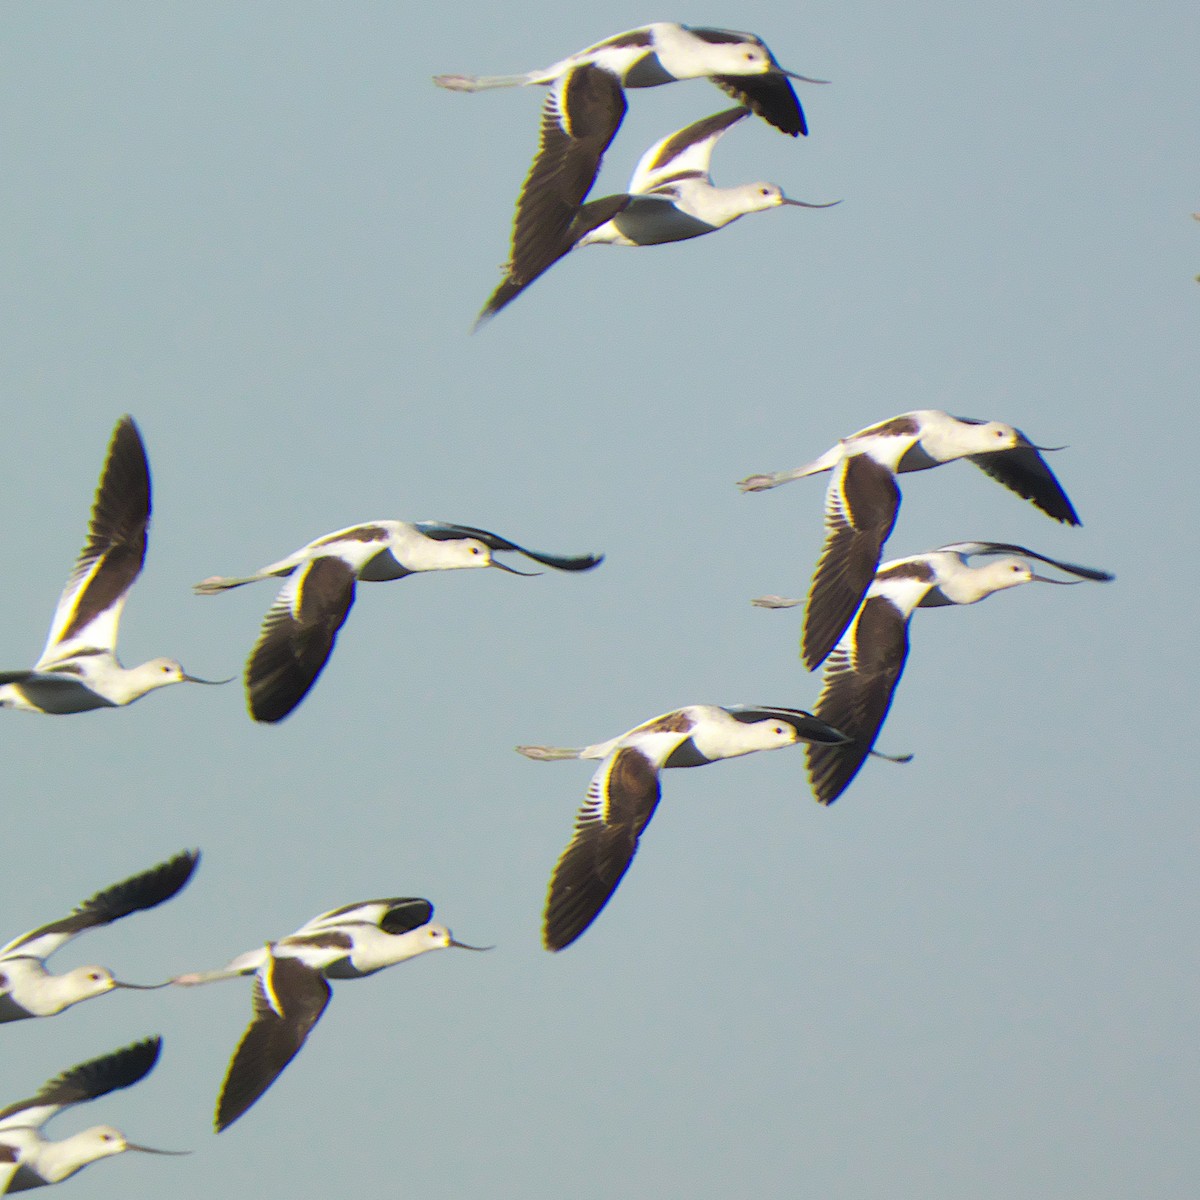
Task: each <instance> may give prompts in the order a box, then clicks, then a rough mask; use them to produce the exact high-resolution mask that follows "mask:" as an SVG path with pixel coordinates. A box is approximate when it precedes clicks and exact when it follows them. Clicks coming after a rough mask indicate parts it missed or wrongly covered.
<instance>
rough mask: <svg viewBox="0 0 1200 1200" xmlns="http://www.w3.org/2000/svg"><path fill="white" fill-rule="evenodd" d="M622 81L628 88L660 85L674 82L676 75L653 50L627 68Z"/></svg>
mask: <svg viewBox="0 0 1200 1200" xmlns="http://www.w3.org/2000/svg"><path fill="white" fill-rule="evenodd" d="M621 82H622V84H624V86H625V87H627V88H646V87H660V86H661V85H662V84H664V83H674V82H675V76H674V75H672V74H671V72H670V71H668V70H667V69H666V67H664V66H663V65H662V60H661V59H660V58H659V57H658V55H657V54H656V53H655V52H654V51H653V50H651V51H650V52H649V53H647V54H643V55H642V56H641V57H640V58H637V59H635V60H634V62H633V64H632V65H631V66H629V67H627V68H626V70H625V74H624V75H623V76H622V78H621Z"/></svg>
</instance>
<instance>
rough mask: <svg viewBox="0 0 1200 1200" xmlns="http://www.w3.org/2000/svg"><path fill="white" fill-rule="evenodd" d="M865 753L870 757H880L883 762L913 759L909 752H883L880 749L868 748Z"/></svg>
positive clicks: (902, 761)
mask: <svg viewBox="0 0 1200 1200" xmlns="http://www.w3.org/2000/svg"><path fill="white" fill-rule="evenodd" d="M867 753H868V754H869V755H870V756H871V757H872V758H882V759H883V761H884V762H890V763H910V762H912V760H913V756H912V755H911V754H884V752H883V751H882V750H868V751H867Z"/></svg>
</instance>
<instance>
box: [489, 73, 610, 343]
mask: <svg viewBox="0 0 1200 1200" xmlns="http://www.w3.org/2000/svg"><path fill="white" fill-rule="evenodd" d="M625 107H626V106H625V93H624V91H623V89H622V88H621V84H620V81H619V80H618V79H617V77H616V76H615V75H613V74H612V73H611V72H609V71H605V70H603V69H602V68H600V67H595V66H592V65H591V64H589V63H584V64H583V65H581V66H578V67H575V68H574V69H572V70H571V71H569V72H568V73H567V74H566V75H565V76H564V77H563V78H562V79H561V80H559V81H558V82H557V83H556V84H555V85H554V86H553V88H551V91H550V94H549V95H548V96H547V97H546V103H545V105H544V106H543V108H542V132H541V141H540V143H539V145H538V152H537V154H536V155H535V157H534V160H533V165H532V166H531V167H530V168H529V174H528V175H527V176H526V179H525V183H524V185H523V186H522V188H521V194H520V196H519V197H518V199H517V213H516V218H515V220H514V222H513V236H512V252H511V255H510V257H509V262H508V268H507V272H506V275H505V278H504V280H502V281H501V284H500V286H499V287H498V288H497V289H496V291H495V292H494V293H493V294H492V296H491V298H490V299H489V300H488V302H487V304H486V305H485V306H484V308H483V311H482V312H481V313H480V314H479V320H480V321H484V320H487V319H488V318H489V317H491V316H493V315H494V314H495V313H497V312H498V311H499V310H500V309H501V308H502V307H503V306H504V305H505V304H507V303H508V302H509V301H510V300H512V299H513V298H514V297H515V296H516V295H517V294H518V293H519V292H520V291H522V290H523V289H524V288H526V287H528V286H529V284H531V283H532V282H533V281H534V280H535V279H537V277H538V276H539V275H541V274H542V273H543V272H544V271H546V270H548V269H549V268H550V267H552V266H553V265H554V264H555V263H556V262H557V261H558V260H559V259H560V258H562V257H563V255H564V254H566V253H567V252H568V251H569V250H570V249H571V248H572V247H573V246H574V245H575V243H576V242H577V241H578V240H579V238H580V237H582V236H583V235H584V233H586V232H588V230H582V231H581V230H580V229H579V228H578V224H577V220H576V219H577V217H578V215H579V212H580V209H581V206H582V205H583V202H584V200H585V199H586V197H587V194H588V192H590V191H591V189H592V184H593V183H595V181H596V175H597V173H598V172H599V170H600V162H601V160H602V159H603V157H604V152H605V151H606V150H607V149H608V146H609V143H610V142H611V141H612V139H613V138H614V137H615V136H616V132H617V130H618V129H619V128H620V125H621V121H622V119H623V118H624V116H625ZM601 223H602V222H601Z"/></svg>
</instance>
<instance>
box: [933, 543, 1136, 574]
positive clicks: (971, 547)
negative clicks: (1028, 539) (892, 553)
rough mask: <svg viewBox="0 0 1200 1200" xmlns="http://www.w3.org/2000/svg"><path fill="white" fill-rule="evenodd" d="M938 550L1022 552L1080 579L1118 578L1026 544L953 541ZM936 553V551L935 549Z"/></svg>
mask: <svg viewBox="0 0 1200 1200" xmlns="http://www.w3.org/2000/svg"><path fill="white" fill-rule="evenodd" d="M938 550H947V551H949V552H950V553H952V554H965V555H968V556H970V555H972V554H1020V555H1023V556H1024V557H1025V558H1033V559H1036V560H1037V561H1038V562H1044V563H1047V564H1049V565H1050V566H1052V567H1057V568H1058V569H1059V570H1060V571H1066V572H1067V573H1068V574H1069V575H1078V576H1079V578H1080V579H1090V580H1092V581H1093V582H1095V583H1110V582H1111V581H1112V580H1114V579H1115V578H1116V576H1115V575H1113V574H1112V572H1111V571H1102V570H1100V569H1099V568H1098V567H1081V566H1080V565H1079V564H1078V563H1069V562H1062V561H1060V560H1059V559H1057V558H1048V557H1047V556H1046V555H1045V554H1038V553H1037V552H1036V551H1034V550H1028V549H1026V548H1025V547H1024V546H1016V545H1014V544H1013V543H1011V542H953V543H951V544H950V545H949V546H939V547H938ZM935 553H936V551H935Z"/></svg>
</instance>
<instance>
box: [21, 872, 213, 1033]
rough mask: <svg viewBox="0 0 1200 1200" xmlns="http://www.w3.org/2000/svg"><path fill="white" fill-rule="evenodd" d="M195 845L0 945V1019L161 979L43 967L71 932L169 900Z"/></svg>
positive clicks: (42, 1012)
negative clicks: (129, 978) (54, 971)
mask: <svg viewBox="0 0 1200 1200" xmlns="http://www.w3.org/2000/svg"><path fill="white" fill-rule="evenodd" d="M199 861H200V852H199V851H198V850H185V851H184V852H183V853H182V854H177V855H176V856H175V857H174V858H171V859H168V860H167V861H166V862H164V863H160V864H159V865H158V866H157V867H152V868H151V869H150V870H149V871H143V872H142V873H141V874H140V875H134V876H132V877H131V878H129V879H125V880H122V881H121V882H120V883H115V884H113V886H112V887H109V888H105V889H104V890H103V891H102V892H97V893H96V894H95V895H94V896H92V897H91V898H90V899H87V900H85V901H83V903H82V904H80V905H78V906H77V907H76V909H75V911H74V912H72V913H71V914H70V916H67V917H63V918H62V919H61V920H58V921H52V922H51V923H50V924H49V925H42V926H41V927H39V928H38V929H34V930H32V931H31V932H29V933H25V934H22V935H21V936H20V937H19V938H15V939H14V940H13V941H11V942H9V943H8V945H7V946H4V947H3V948H0V1023H4V1022H7V1021H20V1020H24V1019H25V1018H26V1017H52V1016H54V1015H55V1014H56V1013H60V1012H62V1011H63V1009H66V1008H70V1007H71V1005H72V1004H78V1003H79V1002H80V1001H81V1000H88V999H90V998H91V997H93V996H102V995H104V993H105V992H111V991H113V990H114V989H115V988H127V989H131V990H134V991H153V990H154V989H155V988H160V987H166V986H167V985H166V984H163V983H157V984H137V983H121V982H119V981H118V980H116V979H114V978H113V975H112V972H111V971H109V970H108V968H107V967H76V968H75V969H74V970H73V971H67V972H65V973H64V974H62V975H52V974H50V972H49V971H47V970H46V959H47V958H49V957H50V955H51V954H53V953H54V952H55V951H56V950H59V949H61V948H62V947H63V946H65V945H66V944H67V943H68V942H69V941H70V940H71V939H72V938H73V937H76V936H78V935H79V934H81V933H85V932H86V931H87V930H89V929H98V928H100V927H101V926H103V925H111V924H112V922H113V921H119V920H120V919H121V918H122V917H127V916H129V914H130V913H135V912H144V911H145V910H146V909H148V908H154V907H155V906H156V905H158V904H162V903H163V901H164V900H170V899H171V897H172V896H174V895H176V894H177V893H178V892H179V891H180V890H181V889H182V888H183V887H184V885H185V884H186V883H187V882H188V880H189V879H191V877H192V872H193V871H195V869H196V864H197V863H198V862H199Z"/></svg>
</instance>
